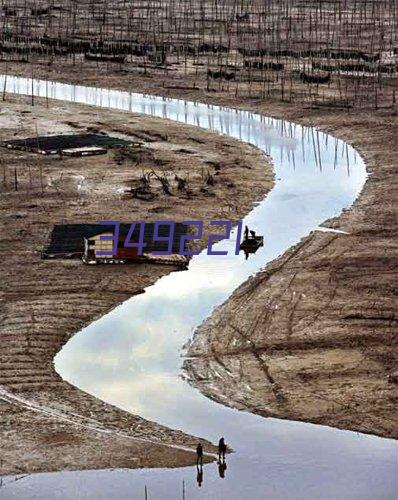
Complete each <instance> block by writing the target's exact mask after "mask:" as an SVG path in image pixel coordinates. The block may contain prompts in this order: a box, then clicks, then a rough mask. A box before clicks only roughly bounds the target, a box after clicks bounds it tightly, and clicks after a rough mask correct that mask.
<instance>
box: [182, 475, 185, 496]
mask: <svg viewBox="0 0 398 500" xmlns="http://www.w3.org/2000/svg"><path fill="white" fill-rule="evenodd" d="M182 500H185V481H184V479H183V480H182Z"/></svg>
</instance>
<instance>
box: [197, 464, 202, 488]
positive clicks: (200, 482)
mask: <svg viewBox="0 0 398 500" xmlns="http://www.w3.org/2000/svg"><path fill="white" fill-rule="evenodd" d="M196 481H197V482H198V486H199V488H200V487H201V486H202V483H203V465H202V464H197V465H196Z"/></svg>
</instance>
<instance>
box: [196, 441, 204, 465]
mask: <svg viewBox="0 0 398 500" xmlns="http://www.w3.org/2000/svg"><path fill="white" fill-rule="evenodd" d="M196 455H197V459H196V465H201V466H202V465H203V446H202V443H198V446H197V447H196Z"/></svg>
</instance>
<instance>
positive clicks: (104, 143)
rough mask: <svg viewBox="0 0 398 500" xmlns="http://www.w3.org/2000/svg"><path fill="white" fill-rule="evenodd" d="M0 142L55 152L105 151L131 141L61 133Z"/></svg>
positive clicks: (5, 145)
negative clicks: (98, 149) (94, 149)
mask: <svg viewBox="0 0 398 500" xmlns="http://www.w3.org/2000/svg"><path fill="white" fill-rule="evenodd" d="M0 144H1V146H3V147H6V148H9V149H17V150H20V151H30V152H31V153H41V154H56V153H62V152H63V151H64V150H71V149H82V148H102V149H104V150H105V151H106V150H107V149H111V148H116V147H119V146H128V145H131V144H133V142H132V141H126V140H125V139H119V138H117V137H111V136H109V135H106V134H62V135H49V136H39V137H29V138H27V139H13V140H9V141H3V142H1V143H0Z"/></svg>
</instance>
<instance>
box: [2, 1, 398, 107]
mask: <svg viewBox="0 0 398 500" xmlns="http://www.w3.org/2000/svg"><path fill="white" fill-rule="evenodd" d="M397 6H398V0H328V1H326V0H318V1H311V0H115V1H113V2H108V1H105V0H84V1H82V2H76V1H74V0H65V1H62V2H61V0H31V1H29V0H0V26H1V31H0V59H1V60H2V61H3V62H9V63H13V62H20V63H42V65H45V64H47V65H49V64H50V65H51V64H57V63H58V62H59V64H62V65H64V64H68V63H71V64H77V62H79V63H81V61H82V60H83V61H84V62H85V63H86V64H87V67H89V66H90V65H91V66H93V65H94V66H95V65H96V66H97V67H98V69H99V70H100V71H102V72H103V71H104V70H105V71H115V70H116V69H120V68H123V69H125V70H126V71H130V72H134V71H136V72H144V73H153V74H159V73H160V74H162V73H164V76H165V79H166V77H167V76H168V75H170V74H172V75H178V78H180V79H181V81H182V82H183V83H184V82H185V84H186V85H187V86H190V87H192V88H203V89H207V90H209V91H210V90H211V91H219V92H229V93H233V94H235V95H236V96H238V97H253V98H266V97H267V96H273V97H275V96H276V97H277V98H280V99H281V100H283V101H294V100H297V99H299V100H301V101H303V100H304V101H308V102H309V103H311V104H323V105H331V106H333V105H334V106H337V105H338V106H344V107H369V106H373V107H375V108H378V107H381V106H388V107H391V106H395V88H396V84H397V81H398V75H397V61H398V59H397V57H398V55H397V52H398V44H397V38H398V29H397V28H398V26H397V25H398V16H397Z"/></svg>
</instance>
